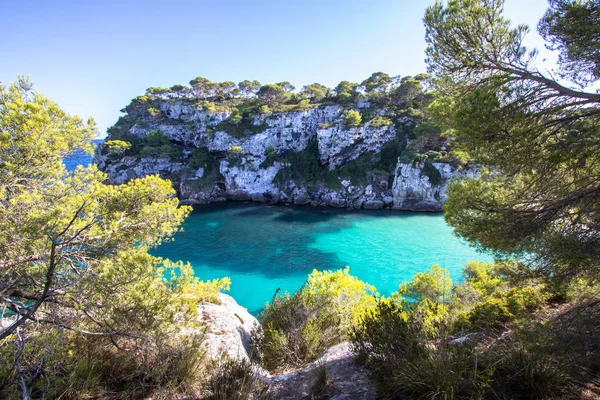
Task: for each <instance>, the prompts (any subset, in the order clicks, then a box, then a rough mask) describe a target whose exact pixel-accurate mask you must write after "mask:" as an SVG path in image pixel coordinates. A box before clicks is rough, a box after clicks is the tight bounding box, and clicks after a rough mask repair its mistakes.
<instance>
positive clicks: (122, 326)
mask: <svg viewBox="0 0 600 400" xmlns="http://www.w3.org/2000/svg"><path fill="white" fill-rule="evenodd" d="M95 135H96V129H95V126H94V122H93V121H92V120H90V121H88V122H87V123H84V122H83V121H81V120H80V119H79V118H78V117H73V116H70V115H68V114H67V113H65V112H64V111H63V110H61V109H60V108H59V107H58V106H57V105H56V103H54V102H52V101H51V100H48V99H47V98H45V97H44V96H42V95H40V94H38V93H35V92H34V91H33V90H32V88H31V85H29V84H28V82H27V81H25V80H20V81H19V82H18V83H16V84H11V85H10V86H9V87H7V88H4V87H2V88H1V89H0V232H1V233H0V315H1V316H2V318H4V321H3V324H2V326H1V328H0V344H1V346H0V360H1V361H0V377H2V378H0V391H2V390H3V389H2V388H6V387H14V385H18V386H19V387H20V389H21V391H22V393H23V397H24V398H28V396H32V395H33V393H34V392H35V391H36V390H42V389H40V388H41V387H43V384H44V380H43V379H42V378H45V379H47V380H48V379H50V378H52V379H54V378H56V379H57V381H56V382H59V381H60V382H63V383H64V384H65V385H67V386H68V385H74V386H75V387H77V385H79V384H81V383H82V382H81V381H78V379H77V378H78V377H79V378H80V377H81V376H79V375H77V371H75V370H72V368H74V367H75V364H69V361H68V358H69V357H71V356H73V357H75V359H84V358H85V357H92V358H94V357H99V356H100V354H102V352H104V351H106V350H107V349H109V348H113V349H114V351H115V352H116V353H114V354H115V356H117V355H118V354H121V356H123V355H127V354H129V355H131V357H133V358H132V359H140V360H142V359H145V360H146V361H145V362H149V363H152V362H153V361H152V360H157V358H155V357H159V358H160V357H164V353H161V352H162V351H167V352H168V351H171V350H173V347H172V346H171V345H167V342H166V341H165V340H164V336H165V335H167V336H169V335H178V332H182V329H184V328H185V327H188V328H193V327H196V328H200V325H199V323H198V322H197V321H196V318H195V317H196V313H197V311H196V302H197V301H199V300H201V299H202V298H203V297H205V296H207V295H209V294H210V296H213V297H214V296H215V295H216V293H217V291H218V289H219V288H222V287H224V286H226V285H227V281H223V282H219V281H216V282H212V283H204V282H200V281H199V280H198V279H197V278H195V277H194V276H193V272H192V270H191V267H190V266H189V265H184V264H182V263H172V262H170V261H169V260H163V259H160V258H156V257H152V256H150V255H149V254H148V253H147V250H148V249H149V248H151V247H154V246H156V245H158V244H159V243H161V241H162V240H163V239H164V238H168V237H169V236H170V235H172V234H173V233H174V232H176V231H177V230H178V227H179V224H180V223H181V222H182V221H183V219H184V218H185V216H186V215H187V214H188V213H189V211H190V209H189V208H188V207H179V205H178V203H179V202H178V200H177V198H176V197H175V192H174V190H173V188H172V187H171V184H170V182H168V181H165V180H162V179H160V178H159V177H157V176H148V177H146V178H143V179H135V180H132V181H130V182H129V183H127V184H125V185H120V186H112V185H106V184H105V183H104V181H105V180H106V175H105V174H103V173H101V172H99V171H98V170H97V168H96V167H95V166H90V167H87V168H82V167H79V168H78V169H77V170H76V171H74V172H73V173H67V172H66V171H65V168H64V166H63V163H62V158H63V157H64V156H65V155H67V154H69V153H71V152H73V151H74V150H76V149H78V148H82V147H83V148H87V149H89V148H90V147H89V142H90V140H91V139H92V138H93V137H94V136H95ZM122 147H123V146H122V143H118V142H113V148H114V149H117V150H119V149H122ZM176 315H179V317H178V318H179V321H178V323H176V321H175V316H176ZM199 333H200V331H199ZM161 336H162V337H163V338H162V339H161ZM81 338H85V339H83V342H82V339H81ZM84 342H85V343H88V344H85V343H84ZM40 343H54V344H53V345H52V346H50V344H48V345H47V346H46V345H40ZM161 343H162V344H161ZM181 343H188V341H187V339H182V342H181ZM90 345H91V347H89V346H90ZM82 346H83V347H82ZM40 349H42V350H40ZM44 349H45V350H44ZM59 349H69V351H70V353H69V354H66V353H64V354H63V353H62V352H61V351H59ZM109 353H111V352H110V351H109ZM160 354H163V355H162V356H161V355H160ZM65 357H67V358H65ZM105 361H106V360H105V359H104V360H100V359H99V360H98V363H101V362H105ZM81 367H83V370H80V371H79V372H81V373H83V374H84V375H85V374H86V373H92V372H93V369H94V368H97V367H99V365H96V366H95V365H94V363H93V362H91V363H90V364H88V365H87V366H85V367H84V366H81ZM86 368H89V370H88V369H86ZM138 368H141V364H139V365H138V366H137V367H134V370H136V371H138V373H139V371H140V370H139V369H138ZM86 371H87V372H86ZM163 372H164V371H163ZM165 376H166V375H165ZM121 379H123V377H122V378H121ZM161 379H162V378H161ZM56 382H55V383H56ZM40 385H42V386H40ZM56 386H57V387H53V388H52V389H53V390H58V391H59V392H53V393H52V395H50V396H51V397H59V395H61V394H62V393H60V390H61V387H60V385H58V384H56ZM62 390H65V388H64V387H63V388H62ZM38 395H39V393H38Z"/></svg>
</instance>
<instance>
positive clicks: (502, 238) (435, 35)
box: [424, 0, 600, 278]
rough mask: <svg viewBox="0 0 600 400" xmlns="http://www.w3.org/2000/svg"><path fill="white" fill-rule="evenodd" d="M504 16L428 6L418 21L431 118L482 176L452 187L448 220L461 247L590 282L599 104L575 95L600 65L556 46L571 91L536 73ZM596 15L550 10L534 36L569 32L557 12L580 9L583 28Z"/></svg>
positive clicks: (476, 3) (520, 34)
mask: <svg viewBox="0 0 600 400" xmlns="http://www.w3.org/2000/svg"><path fill="white" fill-rule="evenodd" d="M503 4H504V2H503V1H502V0H451V1H449V2H448V3H447V4H446V5H444V4H442V3H441V2H436V4H435V5H433V6H431V7H429V8H428V10H427V12H426V15H425V18H424V22H425V26H426V41H427V44H428V47H427V52H426V54H427V64H428V70H429V72H430V73H431V74H432V76H433V82H434V87H435V89H436V90H437V94H438V98H437V100H436V101H435V102H434V104H432V106H431V109H432V111H433V112H434V114H435V115H436V116H437V118H438V119H439V120H440V121H443V122H444V123H445V126H446V128H447V132H446V134H447V135H452V136H455V138H456V141H455V145H456V146H459V148H461V149H462V150H464V151H465V152H466V153H467V154H468V155H469V156H470V157H471V159H472V160H475V161H478V162H480V163H482V164H484V165H486V166H487V167H488V168H489V169H487V170H486V169H484V170H483V171H482V176H481V177H480V178H477V179H472V180H466V181H461V182H457V183H455V184H454V185H452V186H451V187H450V189H449V195H450V197H449V201H448V203H447V206H446V219H447V221H448V222H449V223H450V224H451V225H452V226H453V227H454V228H455V231H456V232H457V233H458V234H459V235H461V236H463V237H465V238H467V239H468V240H470V241H472V242H473V243H475V244H477V245H478V246H480V247H482V248H485V249H489V250H493V251H495V252H496V253H497V254H498V255H501V256H509V255H515V254H516V255H520V256H522V257H526V258H527V259H528V260H530V261H531V265H532V266H534V267H537V268H540V269H542V270H544V271H546V272H548V273H551V274H553V275H554V276H572V275H573V274H577V273H587V274H588V275H590V276H594V277H596V278H597V277H598V276H599V272H600V263H599V262H598V260H600V257H599V256H600V107H599V105H600V94H599V93H598V92H597V91H594V90H585V88H583V89H582V88H580V87H578V86H580V85H579V84H580V83H581V82H582V79H581V78H582V77H584V76H585V77H586V78H585V79H587V82H596V81H597V77H594V76H593V74H592V73H590V72H586V71H593V70H594V68H596V67H597V66H598V64H597V62H596V63H595V62H594V61H593V60H592V59H589V58H588V61H589V62H588V63H579V62H578V60H579V59H580V58H581V57H582V56H583V55H581V54H580V53H579V52H577V51H576V52H575V53H573V52H570V51H569V50H568V49H567V48H564V49H563V48H562V47H560V46H559V49H560V50H561V51H562V53H561V57H562V59H561V62H560V65H559V66H560V67H561V68H567V71H570V72H569V73H568V74H563V77H564V78H572V79H571V80H565V79H563V80H557V79H555V78H554V75H553V74H551V73H549V72H543V71H541V70H539V69H538V67H537V65H538V64H537V62H538V60H537V51H535V50H534V51H529V50H528V49H526V48H525V47H524V46H523V44H522V43H523V39H524V36H525V35H526V34H527V33H528V31H529V28H528V27H526V26H523V25H520V26H516V27H513V26H512V25H511V24H510V21H509V20H507V19H506V18H505V17H504V16H503ZM596 6H597V1H578V2H566V1H563V2H556V1H553V2H551V8H550V10H549V11H548V13H547V14H546V17H544V20H543V21H542V23H541V24H540V26H541V27H542V33H544V29H546V28H544V27H549V26H552V27H558V26H562V25H563V24H566V23H567V22H566V20H565V19H566V18H568V17H567V15H568V13H561V12H558V13H557V11H556V10H559V9H561V7H562V8H564V9H568V10H571V11H572V10H573V9H577V10H578V13H579V14H578V19H579V20H580V21H584V20H590V19H591V18H594V17H593V14H594V10H595V7H596ZM565 26H566V25H565ZM569 26H571V25H569ZM590 29H591V30H593V29H595V28H590ZM546 32H547V33H546V38H547V39H550V40H551V41H552V40H554V42H553V43H554V45H556V44H559V45H560V44H562V45H566V44H568V48H569V49H577V48H583V47H585V46H588V45H591V46H593V45H594V43H593V42H592V43H588V42H586V41H585V37H586V36H585V35H575V36H569V38H567V37H566V36H564V32H562V33H561V31H560V29H559V30H556V29H554V28H551V29H550V28H549V30H547V31H546ZM550 32H552V33H550ZM551 44H552V42H551ZM563 50H564V51H563ZM582 74H583V75H582Z"/></svg>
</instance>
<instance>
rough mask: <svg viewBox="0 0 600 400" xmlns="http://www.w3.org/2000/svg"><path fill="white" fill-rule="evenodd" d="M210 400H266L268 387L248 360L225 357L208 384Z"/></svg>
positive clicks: (214, 370) (255, 367)
mask: <svg viewBox="0 0 600 400" xmlns="http://www.w3.org/2000/svg"><path fill="white" fill-rule="evenodd" d="M206 389H207V391H208V392H209V393H208V396H207V397H206V398H207V399H209V400H246V399H255V400H263V399H264V400H266V399H269V398H270V396H269V395H268V393H267V391H268V385H267V384H266V383H265V382H264V381H263V380H262V379H261V378H260V376H259V371H258V367H257V366H255V365H253V364H252V363H250V362H249V361H247V360H232V359H230V358H227V357H224V358H223V359H221V360H220V361H219V362H218V363H217V365H216V367H215V368H214V369H213V371H212V375H211V377H210V379H209V380H208V382H207V384H206Z"/></svg>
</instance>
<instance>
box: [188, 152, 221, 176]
mask: <svg viewBox="0 0 600 400" xmlns="http://www.w3.org/2000/svg"><path fill="white" fill-rule="evenodd" d="M188 166H189V167H190V168H193V169H198V168H204V173H205V175H208V174H210V172H212V171H214V170H215V169H216V168H217V167H218V163H217V162H216V160H215V159H214V158H213V156H212V155H211V154H210V151H208V149H207V148H206V147H196V148H195V149H194V150H193V151H192V154H191V155H190V159H189V160H188Z"/></svg>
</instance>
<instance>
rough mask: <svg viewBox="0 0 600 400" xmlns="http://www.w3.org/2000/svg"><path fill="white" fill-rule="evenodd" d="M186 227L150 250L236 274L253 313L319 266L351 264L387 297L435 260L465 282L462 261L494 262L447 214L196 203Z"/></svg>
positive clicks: (206, 270)
mask: <svg viewBox="0 0 600 400" xmlns="http://www.w3.org/2000/svg"><path fill="white" fill-rule="evenodd" d="M323 211H325V212H323ZM183 228H184V231H183V232H179V233H177V234H176V235H175V236H174V241H172V242H167V243H164V244H163V245H161V246H160V247H159V248H157V249H154V250H153V251H152V253H153V254H154V255H157V256H161V257H166V258H170V259H172V260H181V261H186V262H190V263H191V264H192V266H193V267H194V271H195V272H196V274H197V276H198V277H199V278H200V279H214V278H221V277H225V276H228V277H230V278H231V282H232V286H231V295H232V296H234V298H236V300H237V301H238V302H239V303H240V304H242V305H243V306H245V307H248V308H249V309H250V310H253V311H257V310H259V309H260V307H262V306H263V305H264V304H265V302H266V301H270V300H271V298H272V296H273V294H274V293H275V291H276V290H277V288H281V290H282V292H283V291H286V290H287V291H289V292H293V291H295V290H296V289H298V288H299V287H300V286H301V285H302V283H303V282H304V281H305V280H306V278H307V276H308V274H310V273H311V272H312V271H313V269H317V270H325V269H327V270H336V269H340V268H344V267H345V266H346V265H349V266H350V267H351V273H352V275H355V276H357V277H358V278H359V279H361V280H363V281H365V282H369V283H371V284H373V285H375V287H376V288H377V289H378V291H379V292H380V293H382V294H385V295H389V293H391V292H393V291H395V290H397V288H398V285H399V284H400V283H402V282H404V281H406V280H410V279H412V277H413V276H414V274H415V273H417V272H421V271H426V270H427V269H429V268H430V267H431V265H433V264H436V263H439V264H440V265H441V266H443V267H445V268H448V269H449V270H450V272H451V274H452V277H453V279H460V273H461V270H462V266H463V265H464V263H466V262H467V261H470V260H475V259H479V260H482V259H483V260H484V261H485V259H486V258H487V259H490V257H482V256H481V255H480V254H478V253H477V252H476V251H475V250H474V249H472V248H470V247H469V246H467V245H466V244H465V243H464V242H461V241H460V240H459V239H458V238H456V237H455V236H453V235H452V230H451V228H450V227H448V225H446V224H445V222H444V221H443V218H442V216H441V214H428V213H409V212H389V211H384V210H379V211H353V212H348V211H345V210H335V209H318V208H312V207H286V206H269V205H265V204H256V203H254V204H253V203H246V204H245V203H242V202H240V203H225V204H217V205H213V206H204V207H197V208H195V209H194V211H193V212H192V214H191V215H190V217H189V218H188V219H187V220H186V221H185V223H184V225H183Z"/></svg>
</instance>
